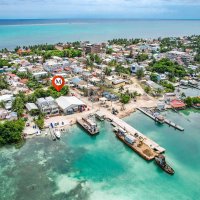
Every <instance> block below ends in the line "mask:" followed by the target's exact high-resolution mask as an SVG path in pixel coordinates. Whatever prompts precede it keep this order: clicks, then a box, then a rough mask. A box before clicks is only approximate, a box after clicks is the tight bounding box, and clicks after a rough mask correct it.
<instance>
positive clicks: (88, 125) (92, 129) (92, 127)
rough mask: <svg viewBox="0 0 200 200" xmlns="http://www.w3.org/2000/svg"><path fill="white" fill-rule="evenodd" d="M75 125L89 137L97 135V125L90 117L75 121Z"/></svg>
mask: <svg viewBox="0 0 200 200" xmlns="http://www.w3.org/2000/svg"><path fill="white" fill-rule="evenodd" d="M77 123H78V124H79V125H81V127H83V128H84V129H85V130H86V131H87V132H88V133H89V134H90V135H96V134H97V133H99V129H98V127H97V124H96V123H95V122H94V121H93V120H92V119H91V118H90V117H83V118H81V119H77Z"/></svg>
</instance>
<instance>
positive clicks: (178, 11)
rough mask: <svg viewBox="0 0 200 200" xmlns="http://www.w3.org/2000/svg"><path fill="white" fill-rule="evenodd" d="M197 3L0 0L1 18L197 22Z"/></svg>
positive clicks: (181, 0) (172, 0)
mask: <svg viewBox="0 0 200 200" xmlns="http://www.w3.org/2000/svg"><path fill="white" fill-rule="evenodd" d="M199 11H200V0H196V1H195V0H140V1H137V0H106V1H102V0H82V1H79V0H43V1H40V0H9V1H7V0H0V18H1V19H39V18H43V19H44V18H45V19H48V18H135V19H137V18H140V19H151V18H153V19H200V12H199Z"/></svg>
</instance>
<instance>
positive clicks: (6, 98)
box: [0, 94, 14, 110]
mask: <svg viewBox="0 0 200 200" xmlns="http://www.w3.org/2000/svg"><path fill="white" fill-rule="evenodd" d="M13 100H14V97H13V95H8V94H6V95H1V96H0V102H3V103H4V107H5V109H6V110H11V108H12V101H13Z"/></svg>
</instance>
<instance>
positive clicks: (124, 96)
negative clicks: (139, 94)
mask: <svg viewBox="0 0 200 200" xmlns="http://www.w3.org/2000/svg"><path fill="white" fill-rule="evenodd" d="M130 100H131V97H130V95H128V94H121V96H120V102H121V103H123V104H127V103H129V101H130Z"/></svg>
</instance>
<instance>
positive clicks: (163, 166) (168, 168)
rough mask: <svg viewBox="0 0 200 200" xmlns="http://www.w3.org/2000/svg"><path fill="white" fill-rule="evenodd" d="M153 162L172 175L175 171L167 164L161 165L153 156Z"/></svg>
mask: <svg viewBox="0 0 200 200" xmlns="http://www.w3.org/2000/svg"><path fill="white" fill-rule="evenodd" d="M155 163H156V164H157V165H158V166H159V167H160V168H161V169H162V170H163V171H165V172H166V173H168V174H170V175H173V174H174V173H175V171H174V170H173V169H172V168H171V167H170V166H169V165H168V164H165V165H161V164H160V162H159V161H158V159H157V158H156V157H155Z"/></svg>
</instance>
